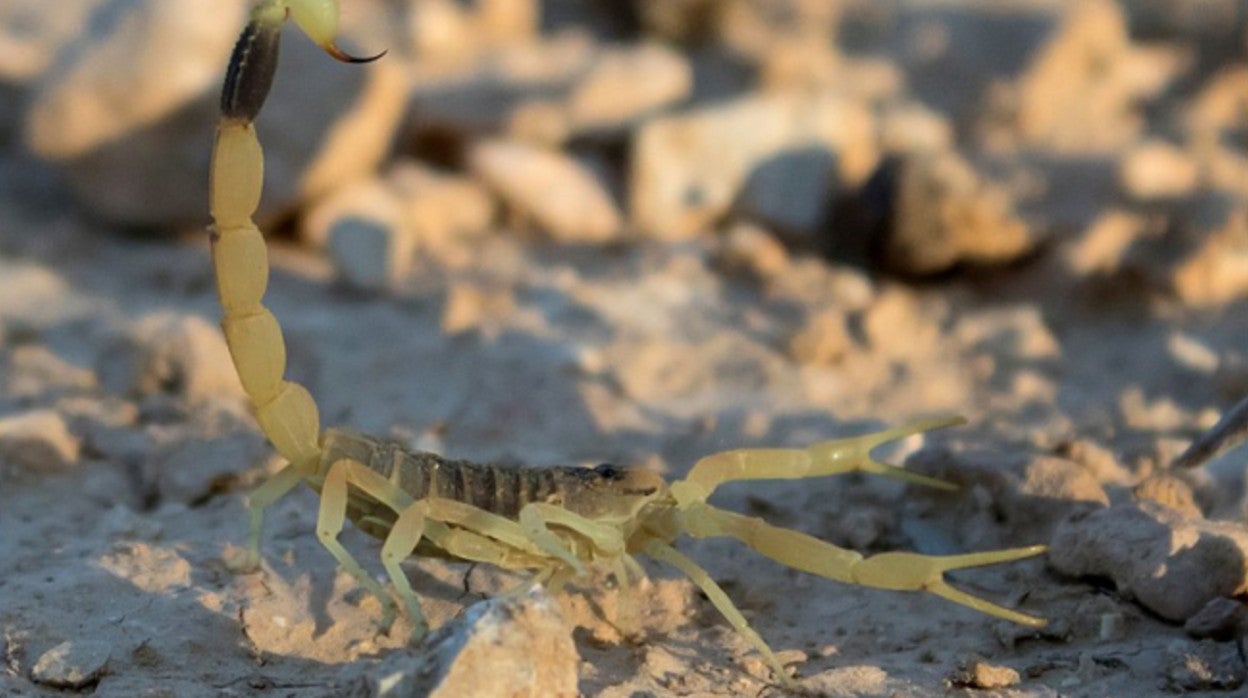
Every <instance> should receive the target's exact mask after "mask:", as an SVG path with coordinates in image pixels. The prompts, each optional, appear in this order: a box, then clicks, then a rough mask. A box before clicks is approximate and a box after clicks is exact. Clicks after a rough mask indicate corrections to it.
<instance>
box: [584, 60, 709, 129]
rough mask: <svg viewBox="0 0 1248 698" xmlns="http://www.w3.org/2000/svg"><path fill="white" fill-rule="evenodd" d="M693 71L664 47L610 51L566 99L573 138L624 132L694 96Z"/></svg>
mask: <svg viewBox="0 0 1248 698" xmlns="http://www.w3.org/2000/svg"><path fill="white" fill-rule="evenodd" d="M692 89H693V69H692V68H691V67H690V65H689V62H688V61H687V60H685V58H684V57H683V56H681V55H680V54H679V53H677V52H675V51H673V50H672V49H670V48H667V47H666V46H663V45H662V44H657V43H642V44H640V45H637V46H619V47H612V48H607V49H604V50H603V51H602V52H601V53H599V55H598V56H597V58H596V59H595V61H594V64H593V66H592V67H591V68H590V69H589V72H588V73H586V74H585V76H584V77H583V78H581V80H580V81H579V82H578V83H577V84H576V86H575V87H574V88H573V89H572V92H571V94H569V95H568V97H567V99H566V100H565V104H566V107H565V110H566V115H567V116H566V118H567V121H568V128H569V130H570V131H571V133H573V134H585V133H602V132H609V131H618V130H620V129H622V128H624V127H627V126H629V125H631V124H634V123H636V122H637V121H639V120H641V119H643V118H645V117H646V116H648V115H651V114H654V113H656V112H657V111H659V110H660V109H662V108H664V107H666V106H668V105H670V104H674V103H676V102H679V101H680V100H683V99H685V98H686V97H688V96H689V93H690V91H691V90H692Z"/></svg>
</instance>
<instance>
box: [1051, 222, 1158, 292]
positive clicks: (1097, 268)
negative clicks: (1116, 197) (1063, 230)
mask: <svg viewBox="0 0 1248 698" xmlns="http://www.w3.org/2000/svg"><path fill="white" fill-rule="evenodd" d="M1148 230H1149V228H1148V225H1147V221H1146V220H1145V219H1144V218H1142V217H1141V216H1138V215H1136V214H1133V213H1129V212H1127V211H1124V210H1122V209H1114V208H1111V209H1108V210H1107V211H1105V212H1104V213H1102V214H1101V215H1100V216H1099V217H1098V218H1097V219H1096V220H1095V221H1094V222H1093V223H1092V225H1091V226H1089V227H1088V229H1087V231H1086V232H1084V233H1083V235H1082V236H1080V237H1078V238H1076V239H1074V240H1072V241H1070V242H1069V243H1068V244H1067V245H1066V247H1065V249H1064V251H1063V252H1064V254H1063V259H1064V261H1065V264H1066V266H1067V267H1068V268H1069V269H1070V270H1071V271H1073V272H1075V273H1076V274H1078V275H1080V276H1087V275H1092V274H1113V273H1115V272H1118V271H1120V270H1122V269H1123V268H1124V266H1125V265H1126V262H1127V255H1128V253H1129V251H1130V248H1131V245H1132V244H1133V243H1134V242H1135V241H1136V240H1138V239H1140V238H1141V237H1143V236H1144V235H1146V233H1147V231H1148Z"/></svg>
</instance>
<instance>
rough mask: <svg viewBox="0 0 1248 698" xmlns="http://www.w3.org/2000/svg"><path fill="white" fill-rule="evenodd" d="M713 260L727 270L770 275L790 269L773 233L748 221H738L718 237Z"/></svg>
mask: <svg viewBox="0 0 1248 698" xmlns="http://www.w3.org/2000/svg"><path fill="white" fill-rule="evenodd" d="M720 242H721V246H720V248H719V249H718V250H717V251H716V255H715V264H716V266H717V267H718V268H719V269H720V271H723V272H725V273H728V274H733V275H740V274H746V275H749V276H752V277H754V278H756V279H770V278H773V277H775V276H776V275H778V274H780V273H781V272H785V271H787V270H788V269H789V253H788V252H787V251H786V250H785V249H784V245H782V244H780V241H779V240H777V239H776V238H775V237H774V236H772V235H771V234H770V233H768V232H767V231H766V230H764V229H762V228H760V227H758V226H756V225H753V224H751V223H737V224H735V225H733V226H732V227H731V228H729V229H728V230H727V231H726V232H725V233H724V235H723V236H721V238H720Z"/></svg>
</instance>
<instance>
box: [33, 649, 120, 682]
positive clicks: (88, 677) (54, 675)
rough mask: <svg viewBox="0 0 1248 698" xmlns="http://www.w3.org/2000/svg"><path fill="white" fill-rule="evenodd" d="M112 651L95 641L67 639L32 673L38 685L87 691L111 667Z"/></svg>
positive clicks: (46, 654)
mask: <svg viewBox="0 0 1248 698" xmlns="http://www.w3.org/2000/svg"><path fill="white" fill-rule="evenodd" d="M109 658H110V650H109V647H108V645H107V644H106V643H104V642H98V641H93V640H66V641H65V642H62V643H61V644H59V645H57V646H56V647H53V648H52V649H50V650H48V651H47V652H44V653H43V654H42V655H40V656H39V659H38V660H37V661H36V662H35V666H34V667H32V668H31V670H30V677H31V679H33V680H34V681H35V683H39V684H43V685H45V686H52V687H53V688H64V689H79V688H86V687H87V686H90V685H91V684H94V683H95V682H96V681H99V679H100V676H101V675H103V674H104V670H105V669H107V668H108V660H109Z"/></svg>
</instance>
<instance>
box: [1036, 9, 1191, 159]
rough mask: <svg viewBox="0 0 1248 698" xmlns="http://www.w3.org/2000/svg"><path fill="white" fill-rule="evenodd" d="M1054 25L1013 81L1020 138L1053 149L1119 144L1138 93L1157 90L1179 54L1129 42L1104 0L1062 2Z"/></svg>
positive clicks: (1132, 128) (1131, 127)
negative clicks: (1063, 6) (1057, 25)
mask: <svg viewBox="0 0 1248 698" xmlns="http://www.w3.org/2000/svg"><path fill="white" fill-rule="evenodd" d="M1066 7H1067V8H1068V9H1067V10H1066V15H1065V17H1064V18H1063V20H1062V25H1061V27H1060V28H1059V29H1058V31H1057V32H1056V33H1055V34H1054V35H1053V37H1052V38H1051V39H1050V40H1049V43H1048V44H1047V45H1046V46H1045V47H1044V48H1043V49H1041V50H1040V51H1039V52H1038V54H1037V56H1036V57H1035V58H1034V60H1033V61H1032V62H1031V65H1030V66H1029V67H1028V68H1027V70H1026V71H1025V73H1024V74H1023V76H1022V77H1021V79H1020V80H1019V82H1018V86H1017V89H1018V95H1017V102H1018V105H1017V109H1018V112H1017V121H1018V128H1019V131H1020V133H1021V135H1022V137H1023V138H1024V139H1025V140H1026V141H1028V142H1030V143H1032V144H1036V145H1043V146H1047V147H1049V148H1053V149H1056V150H1058V151H1065V152H1076V151H1079V152H1086V151H1087V150H1107V149H1111V148H1116V147H1120V146H1122V145H1125V144H1127V143H1129V142H1131V141H1132V140H1134V138H1135V137H1136V134H1138V133H1139V131H1140V128H1141V124H1142V119H1141V117H1140V114H1139V111H1138V109H1139V107H1138V104H1139V102H1140V100H1141V98H1143V97H1145V96H1146V95H1149V94H1152V93H1154V92H1156V91H1157V90H1160V89H1161V88H1162V87H1163V86H1164V85H1165V84H1166V83H1167V82H1168V81H1169V80H1170V79H1171V78H1172V77H1173V76H1174V75H1175V74H1176V72H1177V71H1178V69H1179V68H1180V66H1181V61H1179V60H1178V58H1177V57H1176V56H1174V55H1172V54H1169V53H1166V52H1147V51H1143V50H1141V49H1139V48H1137V47H1135V46H1133V45H1132V43H1131V40H1130V36H1129V35H1128V31H1127V23H1126V19H1125V17H1124V15H1123V10H1122V8H1121V6H1120V5H1119V4H1118V3H1115V2H1112V0H1085V1H1084V2H1077V3H1070V4H1068V5H1066Z"/></svg>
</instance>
